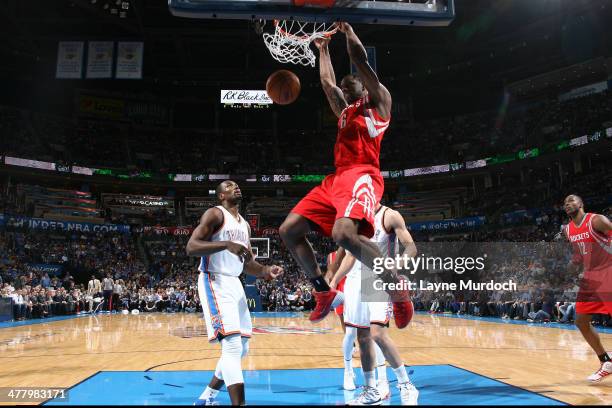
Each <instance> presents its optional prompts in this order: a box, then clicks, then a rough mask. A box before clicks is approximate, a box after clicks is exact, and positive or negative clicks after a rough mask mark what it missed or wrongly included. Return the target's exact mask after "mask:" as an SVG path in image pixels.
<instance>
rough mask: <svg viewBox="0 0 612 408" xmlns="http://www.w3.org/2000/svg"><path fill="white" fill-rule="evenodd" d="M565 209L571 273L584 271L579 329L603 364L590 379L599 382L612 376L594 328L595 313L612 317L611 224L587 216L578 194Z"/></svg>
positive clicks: (610, 363) (578, 308) (578, 305)
mask: <svg viewBox="0 0 612 408" xmlns="http://www.w3.org/2000/svg"><path fill="white" fill-rule="evenodd" d="M563 206H564V208H565V213H566V214H567V215H568V216H569V217H570V219H571V220H570V222H569V223H568V224H567V225H566V226H565V235H566V237H567V239H568V240H569V242H570V243H571V244H572V249H573V251H574V256H573V258H572V261H571V263H570V271H572V272H574V273H576V272H577V271H578V269H579V267H580V264H582V265H583V269H584V273H583V278H582V282H581V284H580V291H579V292H578V298H577V299H576V326H577V327H578V329H580V332H581V333H582V335H583V336H584V338H585V340H586V341H587V343H589V345H590V346H591V348H592V349H593V351H595V353H596V354H597V357H599V361H600V362H601V367H600V369H599V370H597V372H595V373H594V374H592V375H590V376H589V377H588V378H587V380H588V381H590V382H591V383H597V382H599V381H601V380H603V379H604V378H605V377H608V376H611V374H612V361H611V359H610V356H609V355H608V353H607V352H606V350H605V349H604V347H603V345H602V344H601V339H600V338H599V335H598V334H597V332H596V331H595V329H594V328H593V326H592V325H591V317H592V316H591V315H592V314H593V313H602V314H608V315H612V222H610V220H609V219H608V218H607V217H604V216H603V215H600V214H593V213H585V212H584V204H583V202H582V199H581V198H580V197H578V196H577V195H569V196H567V197H566V198H565V201H564V204H563ZM611 377H612V376H611Z"/></svg>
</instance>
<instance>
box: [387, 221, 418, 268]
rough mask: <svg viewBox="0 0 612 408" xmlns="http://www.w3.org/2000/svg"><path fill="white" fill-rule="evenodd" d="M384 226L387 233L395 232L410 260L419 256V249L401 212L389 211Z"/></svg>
mask: <svg viewBox="0 0 612 408" xmlns="http://www.w3.org/2000/svg"><path fill="white" fill-rule="evenodd" d="M383 226H384V227H385V229H386V230H387V231H393V232H394V233H395V235H396V236H397V239H398V240H399V242H400V243H401V244H402V246H403V247H404V253H403V254H402V255H406V256H408V257H409V258H414V257H415V256H416V255H417V247H416V244H415V243H414V239H412V235H410V231H408V228H407V227H406V222H405V221H404V217H402V214H400V213H399V212H397V211H395V210H392V209H388V210H387V212H386V213H385V216H384V219H383Z"/></svg>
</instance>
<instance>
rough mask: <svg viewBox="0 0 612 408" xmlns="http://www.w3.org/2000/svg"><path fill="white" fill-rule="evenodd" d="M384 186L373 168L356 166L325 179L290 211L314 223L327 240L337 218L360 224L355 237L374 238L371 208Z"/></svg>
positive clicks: (372, 208)
mask: <svg viewBox="0 0 612 408" xmlns="http://www.w3.org/2000/svg"><path fill="white" fill-rule="evenodd" d="M384 190H385V184H384V181H383V178H382V176H381V174H380V170H379V169H378V168H376V167H373V166H356V167H351V168H348V169H346V170H344V171H342V172H340V173H338V172H336V173H335V174H330V175H329V176H327V177H325V179H324V180H323V181H322V182H321V185H319V186H317V187H315V188H313V189H312V190H310V192H309V193H308V194H307V195H306V197H304V198H303V199H302V200H301V201H300V202H299V203H298V204H297V205H296V206H295V207H294V208H293V210H291V212H292V213H296V214H299V215H301V216H303V217H306V218H308V219H309V220H310V221H312V222H313V223H315V224H316V225H317V227H318V229H319V232H321V233H322V234H323V235H325V236H328V237H330V236H331V232H332V228H333V227H334V223H335V222H336V220H337V219H339V218H345V217H346V218H352V219H354V220H359V221H361V223H360V225H359V234H361V235H365V236H366V237H368V238H371V237H372V236H373V235H374V209H375V208H376V205H377V204H378V202H379V201H380V199H381V198H382V195H383V192H384Z"/></svg>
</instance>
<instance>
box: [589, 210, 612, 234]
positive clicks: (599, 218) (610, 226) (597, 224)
mask: <svg viewBox="0 0 612 408" xmlns="http://www.w3.org/2000/svg"><path fill="white" fill-rule="evenodd" d="M592 224H593V229H594V230H595V231H597V232H600V233H602V234H603V235H608V234H609V233H610V231H612V222H611V221H610V220H609V219H608V217H606V216H604V215H601V214H597V215H595V216H594V217H593V221H592Z"/></svg>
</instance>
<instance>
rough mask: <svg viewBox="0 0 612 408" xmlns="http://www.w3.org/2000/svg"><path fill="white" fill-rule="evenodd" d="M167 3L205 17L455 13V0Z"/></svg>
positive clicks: (412, 19)
mask: <svg viewBox="0 0 612 408" xmlns="http://www.w3.org/2000/svg"><path fill="white" fill-rule="evenodd" d="M168 4H169V7H170V11H171V13H172V14H173V15H175V16H179V17H187V18H204V19H239V20H275V19H276V20H297V21H307V22H317V23H332V22H335V21H346V22H348V23H364V24H389V25H415V26H448V25H449V24H450V23H451V22H452V20H453V18H454V17H455V7H454V0H428V1H425V0H404V1H401V0H337V1H336V3H335V5H334V6H333V7H331V8H321V7H314V6H302V7H298V6H295V5H294V0H168Z"/></svg>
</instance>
